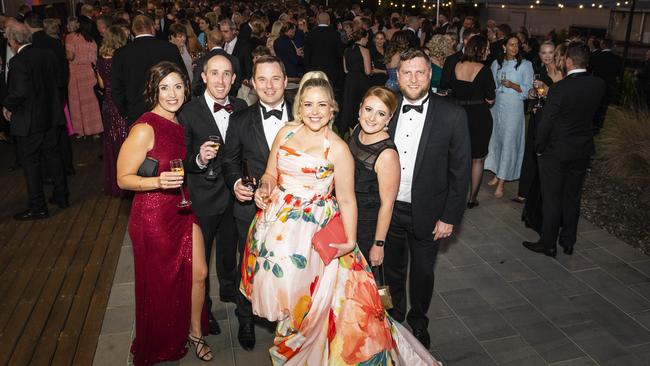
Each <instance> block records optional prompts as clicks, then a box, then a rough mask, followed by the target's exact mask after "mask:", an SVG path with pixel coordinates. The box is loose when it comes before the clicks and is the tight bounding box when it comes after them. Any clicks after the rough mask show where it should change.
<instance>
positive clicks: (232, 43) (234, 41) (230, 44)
mask: <svg viewBox="0 0 650 366" xmlns="http://www.w3.org/2000/svg"><path fill="white" fill-rule="evenodd" d="M236 44H237V37H235V38H233V39H232V41H230V42H227V43H226V44H224V45H223V49H224V50H225V51H226V52H228V54H229V55H232V51H233V50H234V49H235V45H236Z"/></svg>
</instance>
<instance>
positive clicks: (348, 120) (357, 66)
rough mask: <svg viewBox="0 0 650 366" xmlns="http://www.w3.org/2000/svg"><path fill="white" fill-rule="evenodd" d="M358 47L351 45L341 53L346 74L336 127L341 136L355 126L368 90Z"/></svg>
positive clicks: (367, 80)
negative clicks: (364, 95)
mask: <svg viewBox="0 0 650 366" xmlns="http://www.w3.org/2000/svg"><path fill="white" fill-rule="evenodd" d="M359 47H360V46H359V45H358V44H353V45H352V46H350V47H348V48H346V49H345V52H344V53H343V57H344V59H345V66H346V67H347V70H348V73H347V75H346V76H345V87H344V89H343V107H342V108H341V118H340V120H338V122H339V125H337V127H338V130H339V134H340V135H341V136H342V135H343V134H345V133H346V132H347V131H348V129H350V128H352V127H354V126H355V125H356V124H357V121H358V119H359V104H361V98H363V94H364V93H365V92H366V90H367V89H368V82H369V79H368V76H366V73H365V71H364V68H363V56H361V49H360V48H359Z"/></svg>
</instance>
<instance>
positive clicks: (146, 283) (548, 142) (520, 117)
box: [0, 0, 649, 365]
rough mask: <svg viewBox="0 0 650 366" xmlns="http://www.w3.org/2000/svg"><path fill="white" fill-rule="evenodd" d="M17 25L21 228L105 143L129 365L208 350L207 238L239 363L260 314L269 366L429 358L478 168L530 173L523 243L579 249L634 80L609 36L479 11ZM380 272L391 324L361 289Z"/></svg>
mask: <svg viewBox="0 0 650 366" xmlns="http://www.w3.org/2000/svg"><path fill="white" fill-rule="evenodd" d="M19 10H20V11H19V13H18V14H17V16H16V17H9V16H5V15H2V16H0V28H1V29H2V30H3V32H4V33H3V36H4V37H3V41H4V42H3V47H2V50H1V52H0V57H1V58H2V62H3V65H4V67H3V73H4V74H3V78H2V79H1V80H0V89H1V90H0V100H2V104H3V117H4V118H5V119H6V121H5V123H4V126H5V127H4V128H5V130H4V134H3V136H4V137H9V136H11V137H12V138H13V139H15V142H16V150H17V156H18V163H19V164H20V166H21V167H22V169H23V170H24V173H25V179H26V182H27V186H28V192H29V196H30V198H29V208H28V209H27V210H26V211H23V212H20V213H18V214H16V215H15V216H14V217H15V218H16V219H18V220H32V219H43V218H47V217H48V216H49V210H48V205H47V203H48V201H49V203H51V204H55V205H58V206H59V207H61V208H65V207H67V206H68V205H69V198H68V197H69V192H68V188H67V183H66V176H68V175H71V174H74V169H73V168H72V155H71V149H70V141H69V138H70V137H73V136H74V137H78V138H82V137H85V136H92V137H93V138H101V140H102V144H103V150H102V159H103V165H104V181H105V184H104V190H105V192H106V193H107V194H110V195H112V196H115V197H125V196H129V195H130V194H129V193H128V192H130V191H135V192H136V193H135V197H134V200H133V208H132V211H131V220H130V224H129V233H130V235H131V238H132V241H133V248H134V254H135V255H134V257H135V268H136V313H137V315H136V338H135V341H134V343H133V347H132V352H133V353H134V363H135V364H137V365H140V364H143V365H146V364H151V363H155V362H161V361H164V360H174V359H178V358H180V357H182V356H183V355H184V354H185V352H186V348H185V347H184V344H185V342H186V341H187V342H188V343H189V344H190V345H191V346H193V347H194V348H195V353H196V356H197V357H198V358H200V359H202V360H204V361H208V360H211V359H212V357H213V355H212V353H211V350H210V347H209V345H207V343H206V342H205V339H204V335H205V334H206V333H207V332H210V333H212V334H219V333H220V329H219V325H218V322H217V321H216V319H215V318H214V317H213V315H212V313H211V301H210V294H209V291H208V289H209V285H206V277H207V263H210V255H211V253H212V250H213V245H214V246H215V247H216V249H215V251H216V258H217V260H216V263H217V264H216V267H217V268H216V270H217V276H218V281H219V289H220V293H219V297H220V299H221V301H225V302H234V303H236V305H237V311H236V314H237V317H238V319H239V331H238V340H239V342H240V344H241V346H242V347H243V348H244V349H252V348H253V347H254V346H255V332H254V317H253V314H257V315H260V316H263V317H265V318H267V319H269V320H272V321H277V322H278V328H277V331H276V340H275V343H274V346H273V347H272V348H271V357H272V358H273V359H274V360H276V361H278V362H280V361H283V362H284V361H287V360H291V361H292V362H296V364H305V363H309V364H324V363H326V362H324V359H323V357H329V359H330V361H331V360H336V359H337V358H340V359H341V360H343V361H345V362H346V363H358V362H370V361H369V360H371V359H373V358H375V359H376V360H380V359H384V360H386V359H388V358H393V359H394V360H396V361H399V362H404V363H409V364H410V363H413V364H433V363H434V362H437V361H435V360H434V359H433V358H432V357H431V356H429V355H428V353H427V352H426V349H428V348H429V346H430V336H429V333H428V330H427V326H428V318H427V316H426V314H427V311H428V309H429V305H430V302H431V297H432V291H433V284H434V264H435V258H436V255H437V251H438V243H439V241H440V240H442V239H445V238H447V237H449V236H450V235H452V233H454V232H455V230H456V229H455V227H457V225H458V224H459V223H460V222H461V218H462V215H463V211H464V209H466V208H467V209H473V208H475V207H477V206H478V205H479V200H478V197H479V191H480V189H481V187H482V179H483V175H484V171H485V170H488V171H490V172H492V173H493V178H492V179H491V181H490V182H489V183H488V185H489V186H493V187H494V197H496V198H502V197H503V196H504V195H505V189H504V187H505V184H506V182H512V181H519V190H518V195H517V196H516V197H511V198H512V199H513V200H514V201H516V202H519V203H522V204H523V220H524V221H525V223H526V225H527V226H529V227H531V228H533V229H535V230H536V231H537V232H538V233H540V236H541V239H540V241H538V242H524V243H523V244H524V245H525V246H526V247H527V248H529V249H531V250H533V251H536V252H540V253H543V254H546V255H549V256H552V257H555V256H556V244H560V245H561V246H562V247H563V248H564V252H565V253H566V254H571V253H572V251H573V245H574V244H575V240H576V234H575V227H576V225H577V221H578V217H579V198H580V189H581V184H582V179H583V177H584V174H585V172H586V169H587V167H588V164H589V157H590V156H591V154H592V153H593V135H594V134H595V133H597V132H598V130H599V129H600V128H602V127H603V123H604V120H605V116H606V110H607V106H608V104H610V103H612V102H613V101H614V100H615V98H616V95H617V90H618V85H619V81H620V78H621V75H622V73H623V62H622V60H621V58H620V57H619V56H617V55H616V54H615V53H614V52H612V47H613V45H612V42H611V41H609V40H607V39H598V38H595V37H591V38H589V39H581V38H580V36H579V35H573V34H571V35H570V39H568V40H566V41H562V42H557V40H554V39H551V38H553V34H549V36H548V37H547V39H545V40H542V41H541V42H540V41H538V40H537V38H535V37H532V36H531V35H530V34H529V33H528V31H527V30H526V29H525V28H523V27H520V28H518V29H517V30H516V31H513V30H512V28H511V27H510V26H509V25H508V24H496V23H495V22H494V21H492V20H488V21H487V22H486V24H485V25H482V24H480V23H479V21H478V19H476V18H475V17H473V16H466V17H464V18H463V19H462V21H461V20H460V19H457V18H454V19H451V20H449V19H448V18H447V16H446V15H444V14H440V15H439V17H438V18H437V19H435V18H433V17H431V16H430V15H428V14H423V15H404V14H400V13H391V14H386V15H385V16H383V17H377V16H375V15H374V14H373V12H372V11H371V10H370V9H368V8H362V7H361V6H360V5H359V4H352V5H351V6H350V8H349V9H330V8H327V7H325V6H321V5H288V4H285V3H284V2H283V3H277V2H259V3H233V2H214V1H205V0H202V1H185V2H182V1H176V2H171V3H158V2H155V1H135V2H129V1H123V0H118V1H116V2H112V3H110V4H109V3H104V2H97V3H95V4H91V3H88V4H82V5H80V6H79V7H78V9H77V14H78V15H77V16H76V17H69V18H67V19H63V18H62V17H61V16H60V15H59V14H57V13H56V9H55V8H54V7H51V6H46V7H44V8H41V9H38V10H32V9H30V8H29V7H28V6H26V5H25V6H22V7H21V8H20V9H19ZM646 69H647V67H646ZM646 69H644V70H642V71H641V72H640V73H639V80H646V82H647V80H648V79H649V77H648V71H647V70H646ZM644 78H645V79H644ZM564 79H567V80H566V81H565V80H564ZM567 98H569V99H567ZM570 98H574V99H573V100H574V101H572V102H571V103H568V102H567V100H570ZM576 98H577V99H580V102H575V100H576ZM527 121H528V122H527ZM129 131H130V132H129ZM118 156H119V157H118ZM179 159H180V161H179ZM334 167H336V173H335V172H334V170H335V168H334ZM48 180H50V181H52V182H53V183H54V187H55V189H54V194H53V197H51V198H50V199H49V200H46V198H45V194H44V190H43V182H44V181H48ZM184 182H185V183H186V184H184ZM334 186H336V190H334ZM170 192H172V193H170ZM332 194H334V195H335V196H336V197H335V198H334V197H333V195H332ZM189 201H191V209H189V208H188V205H189V203H187V202H189ZM179 202H181V207H180V208H179V206H178V203H179ZM258 208H259V209H260V210H258ZM269 215H270V216H271V217H269ZM337 215H340V217H341V219H342V221H343V226H344V229H345V234H346V237H347V238H348V241H347V242H345V243H338V246H335V249H336V255H335V256H336V257H337V258H338V259H337V260H335V261H333V262H331V264H327V263H323V261H321V258H320V257H319V256H318V255H317V254H314V253H315V252H314V251H313V250H312V248H311V240H312V236H313V235H314V234H315V233H316V232H317V231H318V229H319V228H321V227H324V226H326V225H328V224H329V222H330V221H333V219H334V217H335V216H337ZM558 237H559V239H558ZM357 242H358V246H357ZM179 243H181V244H180V245H179ZM287 243H290V244H291V245H287ZM384 244H385V246H384ZM407 253H408V254H407ZM238 258H239V259H238ZM409 262H410V266H409ZM381 265H383V266H384V268H385V269H384V273H385V278H386V282H387V284H388V285H389V286H390V294H391V295H392V298H393V303H394V307H393V308H392V309H391V310H390V311H389V314H390V316H386V317H385V316H384V310H383V307H382V303H381V299H380V297H379V295H378V291H377V287H376V285H375V283H374V281H372V280H369V279H372V275H371V274H370V273H371V272H370V268H371V267H374V266H381ZM171 267H173V270H167V269H168V268H171ZM161 268H165V270H164V271H163V272H164V273H161ZM407 268H410V269H409V271H410V272H409V273H408V276H407ZM382 277H384V275H383V274H382ZM407 277H408V278H409V281H410V283H409V285H408V286H409V288H410V291H409V293H408V295H407V291H406V286H407V284H406V282H407ZM319 281H328V282H327V283H328V284H331V283H337V284H338V285H336V286H328V285H325V286H321V285H320V282H319ZM240 284H241V285H240ZM344 284H345V286H348V287H345V288H343V287H341V286H344ZM240 286H241V291H240ZM351 288H354V289H357V290H356V291H351V290H350V289H351ZM407 297H408V300H409V301H408V303H409V304H410V306H409V307H407ZM170 298H173V299H176V300H177V301H172V302H170V301H167V299H170ZM333 303H338V304H342V303H344V304H348V305H346V306H330V305H331V304H333ZM407 308H408V311H407ZM355 309H356V310H355ZM359 317H362V318H363V319H360V318H359ZM163 318H165V319H176V320H177V321H176V322H165V323H164V324H162V323H161V322H160V321H159V320H160V319H163ZM336 319H344V321H342V322H338V321H337V320H336ZM368 319H371V320H372V322H375V323H372V322H371V320H368ZM405 320H406V321H407V322H408V324H409V326H410V327H411V330H412V336H411V334H410V333H409V332H408V331H407V330H406V329H404V328H403V327H402V326H401V325H400V322H403V321H405ZM323 322H335V323H336V327H334V328H336V330H332V329H333V328H332V326H333V324H334V323H332V324H330V326H329V328H328V327H323V326H322V324H323ZM356 322H361V323H364V324H366V323H368V322H370V324H373V327H374V328H364V329H360V328H359V327H355V326H352V325H351V324H353V323H354V324H356ZM188 332H189V335H188ZM332 332H333V333H332ZM364 332H365V333H364ZM370 334H371V335H372V337H366V336H365V335H370ZM413 337H414V338H415V339H417V341H418V342H419V343H418V342H414V341H412V340H413ZM351 339H353V340H355V341H354V342H352V341H350V340H351ZM368 339H374V340H375V341H373V342H370V341H368ZM327 341H329V347H330V352H329V354H327V353H326V354H324V353H323V352H321V349H322V347H325V346H324V345H323V344H324V343H323V342H327ZM368 342H369V343H368ZM422 346H424V347H422ZM377 362H378V361H377Z"/></svg>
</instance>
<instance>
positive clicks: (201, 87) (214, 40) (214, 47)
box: [192, 29, 242, 96]
mask: <svg viewBox="0 0 650 366" xmlns="http://www.w3.org/2000/svg"><path fill="white" fill-rule="evenodd" d="M205 38H206V40H207V42H208V48H209V49H210V52H208V53H206V54H205V55H204V56H202V57H201V58H200V59H198V60H197V61H196V66H195V67H194V77H193V78H192V94H193V95H195V96H199V95H203V92H204V91H205V84H204V83H203V79H202V78H201V73H202V72H203V66H204V65H205V63H206V61H207V60H209V59H211V58H212V57H214V56H217V55H221V56H225V57H227V58H228V60H230V63H231V64H232V68H233V70H234V71H233V72H234V73H235V76H236V79H235V83H234V84H233V85H232V88H230V95H232V96H235V95H237V90H239V87H240V86H241V83H242V79H241V76H240V73H241V68H240V66H239V59H237V58H236V57H233V56H231V55H229V54H228V53H227V52H226V51H224V49H223V42H224V41H223V35H222V34H221V31H219V30H217V29H215V30H211V31H209V32H207V33H206V35H205Z"/></svg>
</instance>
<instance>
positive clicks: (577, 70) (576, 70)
mask: <svg viewBox="0 0 650 366" xmlns="http://www.w3.org/2000/svg"><path fill="white" fill-rule="evenodd" d="M579 72H587V69H573V70H571V71H569V72H567V73H566V76H569V75H571V74H577V73H579Z"/></svg>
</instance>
